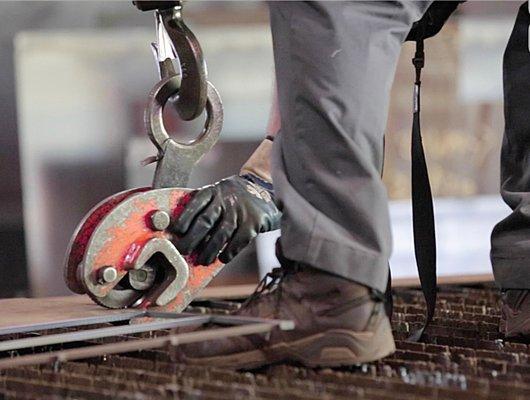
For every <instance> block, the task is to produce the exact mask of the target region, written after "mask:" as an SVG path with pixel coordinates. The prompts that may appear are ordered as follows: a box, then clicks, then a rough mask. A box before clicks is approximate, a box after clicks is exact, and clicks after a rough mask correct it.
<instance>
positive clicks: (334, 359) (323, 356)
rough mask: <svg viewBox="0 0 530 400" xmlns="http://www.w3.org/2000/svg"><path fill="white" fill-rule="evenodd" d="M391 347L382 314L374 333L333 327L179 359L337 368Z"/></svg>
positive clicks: (235, 365) (238, 365)
mask: <svg viewBox="0 0 530 400" xmlns="http://www.w3.org/2000/svg"><path fill="white" fill-rule="evenodd" d="M395 349H396V348H395V344H394V338H393V336H392V330H391V327H390V323H389V321H388V319H387V318H386V317H385V318H384V319H383V320H382V321H380V324H379V326H378V327H377V329H376V331H375V332H355V331H349V330H343V329H334V330H329V331H326V332H323V333H319V334H316V335H311V336H308V337H305V338H303V339H299V340H296V341H292V342H280V343H277V344H274V345H272V346H268V347H265V348H263V349H257V350H251V351H246V352H241V353H235V354H228V355H222V356H215V357H205V358H193V357H183V359H182V361H183V362H185V363H188V364H194V365H209V366H222V367H226V368H232V369H254V368H259V367H263V366H265V365H269V364H275V363H281V362H285V363H296V364H301V365H303V366H305V367H309V368H315V367H340V366H347V365H355V364H361V363H365V362H370V361H375V360H379V359H381V358H383V357H386V356H388V355H390V354H392V353H393V352H394V351H395Z"/></svg>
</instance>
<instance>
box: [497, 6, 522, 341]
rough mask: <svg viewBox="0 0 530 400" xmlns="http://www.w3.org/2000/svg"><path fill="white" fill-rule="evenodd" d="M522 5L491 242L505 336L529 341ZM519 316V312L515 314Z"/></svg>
mask: <svg viewBox="0 0 530 400" xmlns="http://www.w3.org/2000/svg"><path fill="white" fill-rule="evenodd" d="M529 26H530V15H529V13H528V4H527V3H525V4H524V5H522V6H521V8H520V10H519V14H518V15H517V20H516V23H515V27H514V29H513V32H512V35H511V37H510V40H509V42H508V45H507V47H506V51H505V54H504V66H503V73H504V116H505V132H504V139H503V144H502V152H501V194H502V197H503V199H504V201H505V202H506V203H507V204H508V205H509V206H510V207H511V208H512V210H513V212H512V213H511V214H510V215H509V216H508V217H507V218H505V219H504V220H502V221H501V222H499V223H498V224H497V225H496V226H495V228H494V230H493V233H492V237H491V260H492V264H493V272H494V275H495V281H496V283H497V285H498V286H499V287H500V288H501V289H503V290H506V289H520V290H508V291H507V292H506V297H505V306H504V308H503V315H504V317H505V319H506V334H507V335H508V336H519V335H525V336H529V337H530V296H529V293H528V290H521V289H530V112H529V110H530V51H529V48H528V27H529ZM521 311H524V312H521Z"/></svg>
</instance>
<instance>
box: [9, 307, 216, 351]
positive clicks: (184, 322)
mask: <svg viewBox="0 0 530 400" xmlns="http://www.w3.org/2000/svg"><path fill="white" fill-rule="evenodd" d="M165 318H171V319H172V320H171V321H163V322H158V321H157V322H147V323H141V324H132V325H123V326H113V327H109V328H100V329H89V330H81V331H77V332H68V333H59V334H55V335H44V336H38V337H31V338H24V339H15V340H6V341H3V342H0V351H8V350H19V349H27V348H30V347H36V346H48V345H53V344H59V343H71V342H79V341H82V340H91V339H101V338H105V337H112V336H117V335H128V334H133V333H141V332H149V331H156V330H161V329H171V328H178V327H181V326H190V325H194V324H204V323H207V322H209V321H210V320H211V317H210V316H203V315H194V316H188V317H185V318H182V317H177V318H176V319H175V314H173V316H170V317H165Z"/></svg>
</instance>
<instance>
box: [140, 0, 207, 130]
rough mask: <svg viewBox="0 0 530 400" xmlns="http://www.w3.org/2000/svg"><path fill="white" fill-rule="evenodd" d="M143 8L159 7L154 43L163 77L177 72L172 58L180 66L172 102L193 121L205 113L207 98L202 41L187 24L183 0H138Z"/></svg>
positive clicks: (181, 115) (144, 9)
mask: <svg viewBox="0 0 530 400" xmlns="http://www.w3.org/2000/svg"><path fill="white" fill-rule="evenodd" d="M133 3H134V4H135V5H136V7H137V8H139V9H140V10H142V11H150V10H155V17H156V20H157V36H158V44H157V45H154V46H153V50H154V51H155V56H156V58H157V60H158V63H159V72H160V77H161V78H162V79H164V78H167V77H169V76H171V75H176V74H177V72H176V71H175V67H174V65H173V62H172V60H173V59H177V60H178V62H179V66H180V68H179V69H180V77H181V78H180V80H181V82H180V88H179V93H178V96H176V99H175V100H174V101H173V99H172V103H173V105H174V107H175V108H176V110H177V112H178V114H179V116H180V118H182V119H183V120H185V121H191V120H193V119H195V118H197V117H198V116H199V115H201V114H202V112H203V111H204V108H205V107H206V102H207V92H208V82H207V72H206V62H205V61H204V57H203V53H202V49H201V46H200V44H199V41H198V40H197V38H196V37H195V35H194V34H193V32H192V31H191V30H190V29H189V28H188V27H187V26H186V24H185V23H184V20H183V17H182V2H180V1H135V2H133Z"/></svg>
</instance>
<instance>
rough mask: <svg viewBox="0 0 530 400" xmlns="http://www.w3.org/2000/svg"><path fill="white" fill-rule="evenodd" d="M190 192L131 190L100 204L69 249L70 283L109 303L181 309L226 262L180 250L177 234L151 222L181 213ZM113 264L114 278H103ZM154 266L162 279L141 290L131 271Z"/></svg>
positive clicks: (99, 301)
mask: <svg viewBox="0 0 530 400" xmlns="http://www.w3.org/2000/svg"><path fill="white" fill-rule="evenodd" d="M188 192H189V190H186V189H156V190H136V191H129V192H126V193H125V194H123V195H116V196H113V197H111V198H110V200H107V201H105V202H103V203H102V204H101V205H99V206H96V208H95V209H94V210H93V211H92V212H91V213H89V215H88V216H87V217H86V218H85V220H84V221H83V222H82V223H81V225H80V227H79V228H78V231H77V233H76V234H75V235H74V238H73V240H72V242H71V244H70V247H69V249H68V252H67V254H68V257H67V263H66V273H65V276H66V279H67V282H68V284H69V287H70V288H72V289H75V291H76V292H77V293H87V294H88V295H89V296H90V297H91V298H92V300H94V301H95V302H96V303H98V304H100V305H103V306H105V307H109V308H124V307H131V306H133V305H138V306H140V307H143V308H145V307H148V306H150V305H158V306H164V308H165V309H166V310H167V311H176V312H179V311H182V310H183V309H184V308H185V307H186V306H187V305H188V304H189V303H190V302H191V300H192V299H193V298H194V297H195V296H196V295H197V293H198V292H199V291H200V290H201V289H203V288H204V287H205V286H206V285H207V284H208V283H209V282H210V281H211V279H213V278H214V277H215V275H217V273H218V272H219V271H220V270H221V269H222V267H223V264H222V263H221V262H220V261H218V260H216V261H215V262H214V263H212V264H210V265H207V266H203V265H199V264H197V262H196V261H195V259H194V257H183V256H181V255H180V253H179V252H178V251H177V249H176V248H175V246H174V244H173V242H174V241H175V240H178V238H176V237H175V236H174V235H173V234H172V233H171V232H170V231H169V230H168V229H163V230H160V229H159V227H157V226H154V225H153V223H152V216H153V215H156V213H161V212H163V213H166V214H167V215H169V216H170V217H171V218H175V217H176V216H178V215H179V212H180V210H181V209H182V206H183V204H185V201H186V195H187V193H188ZM116 199H120V201H115V200H116ZM109 204H110V206H109V207H107V205H109ZM166 228H167V227H166ZM109 268H112V269H113V270H115V272H116V279H114V280H112V281H110V282H109V281H108V280H105V279H102V277H103V276H104V275H105V272H106V270H107V269H109ZM150 268H151V269H154V270H155V273H156V274H159V275H160V277H159V279H153V280H152V282H151V283H152V285H150V286H149V285H147V286H146V287H145V288H144V290H138V289H137V288H138V287H139V286H138V284H139V283H141V282H135V281H134V279H136V280H138V278H137V277H136V278H133V277H135V275H131V274H129V272H130V271H143V272H145V274H146V276H148V275H149V273H150ZM102 271H103V272H102Z"/></svg>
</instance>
